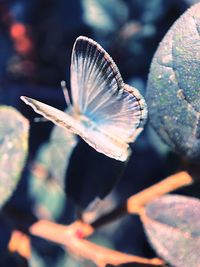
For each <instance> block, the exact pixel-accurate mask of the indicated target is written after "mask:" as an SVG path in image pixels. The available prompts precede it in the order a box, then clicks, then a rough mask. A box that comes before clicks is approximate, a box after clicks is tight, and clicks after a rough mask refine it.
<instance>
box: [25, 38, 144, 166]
mask: <svg viewBox="0 0 200 267" xmlns="http://www.w3.org/2000/svg"><path fill="white" fill-rule="evenodd" d="M71 92H72V102H73V104H70V103H69V107H68V109H67V112H66V113H65V112H63V111H61V110H58V109H56V108H53V107H51V106H49V105H46V104H43V103H41V102H39V101H37V100H34V99H32V98H29V97H26V96H21V99H22V100H23V101H24V102H25V103H26V104H27V105H30V106H31V107H32V108H33V109H34V110H35V112H37V113H39V114H41V115H42V116H44V117H45V118H47V119H49V120H51V121H52V122H54V123H55V124H57V125H59V126H61V127H63V128H65V129H66V130H69V131H72V132H73V133H75V134H77V135H79V136H81V137H82V138H83V139H84V140H85V141H86V142H87V143H88V144H89V145H90V146H92V147H93V148H95V149H96V150H97V151H98V152H100V153H103V154H105V155H107V156H109V157H111V158H114V159H117V160H121V161H125V160H126V159H127V158H128V156H129V154H130V149H129V144H128V143H131V142H134V141H135V139H136V138H137V136H138V135H139V134H140V132H141V131H142V130H143V126H144V124H145V121H146V118H147V107H146V103H145V100H144V98H143V97H142V96H141V94H140V93H139V92H138V90H137V89H135V88H133V87H131V86H129V85H127V84H125V83H124V82H123V80H122V77H121V75H120V73H119V70H118V68H117V66H116V64H115V63H114V61H113V60H112V58H111V57H110V56H109V54H108V53H107V52H106V51H105V50H104V49H103V48H102V47H101V46H100V45H99V44H98V43H97V42H95V41H93V40H92V39H90V38H87V37H84V36H80V37H78V38H77V39H76V41H75V44H74V47H73V51H72V59H71ZM65 98H66V99H68V96H66V92H65ZM67 102H69V101H67Z"/></svg>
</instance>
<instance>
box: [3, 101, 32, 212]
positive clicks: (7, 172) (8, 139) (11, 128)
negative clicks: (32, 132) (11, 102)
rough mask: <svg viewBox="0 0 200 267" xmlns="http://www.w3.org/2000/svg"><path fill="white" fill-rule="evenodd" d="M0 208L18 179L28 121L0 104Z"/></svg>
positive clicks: (26, 139)
mask: <svg viewBox="0 0 200 267" xmlns="http://www.w3.org/2000/svg"><path fill="white" fill-rule="evenodd" d="M0 121H1V124H0V173H1V176H0V208H1V207H2V205H3V204H4V203H5V202H6V200H7V199H8V198H9V197H10V196H11V195H12V192H13V191H14V190H15V188H16V185H17V183H18V181H19V178H20V175H21V171H22V168H23V166H24V162H25V159H26V156H27V150H28V131H29V123H28V120H27V119H25V118H24V117H23V116H22V115H21V114H20V113H19V112H18V111H17V110H15V109H14V108H12V107H8V106H0Z"/></svg>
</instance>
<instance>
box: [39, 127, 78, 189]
mask: <svg viewBox="0 0 200 267" xmlns="http://www.w3.org/2000/svg"><path fill="white" fill-rule="evenodd" d="M76 144H77V138H76V136H75V135H74V134H72V133H70V132H67V133H66V130H65V129H63V128H61V127H58V126H54V128H53V130H52V133H51V136H50V140H49V142H48V143H46V144H45V145H44V146H42V148H41V149H40V150H39V152H38V157H37V162H38V163H40V164H43V166H44V167H45V168H46V170H47V171H48V173H47V175H49V174H50V176H52V177H53V178H55V180H56V181H57V182H58V183H59V184H60V185H61V186H62V187H63V186H64V183H65V181H64V179H65V173H66V169H67V167H68V164H69V160H70V156H71V153H72V151H73V149H74V147H75V146H76Z"/></svg>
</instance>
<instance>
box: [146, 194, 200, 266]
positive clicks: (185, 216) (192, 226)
mask: <svg viewBox="0 0 200 267" xmlns="http://www.w3.org/2000/svg"><path fill="white" fill-rule="evenodd" d="M142 221H143V224H144V228H145V231H146V234H147V236H148V238H149V241H150V243H151V244H152V246H153V247H154V248H155V250H156V251H157V253H158V255H159V256H161V257H162V258H164V259H165V260H166V261H167V262H169V263H170V264H172V265H173V266H175V267H188V266H190V267H199V266H200V252H199V251H200V250H199V248H200V200H199V199H196V198H192V197H184V196H178V195H165V196H163V197H161V198H158V199H157V200H155V201H153V202H151V203H150V204H148V205H147V206H146V214H145V215H144V217H142Z"/></svg>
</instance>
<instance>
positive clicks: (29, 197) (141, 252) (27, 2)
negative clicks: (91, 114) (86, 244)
mask: <svg viewBox="0 0 200 267" xmlns="http://www.w3.org/2000/svg"><path fill="white" fill-rule="evenodd" d="M192 2H193V3H194V2H195V1H189V0H188V1H186V0H185V1H184V0H121V1H119V0H118V1H115V0H109V1H107V0H99V1H98V0H83V1H78V0H73V1H72V0H57V1H56V0H21V1H11V0H6V1H0V51H1V52H0V103H1V104H6V105H11V106H14V107H16V108H17V109H18V110H19V111H20V112H22V114H23V115H24V116H26V117H27V118H28V119H29V120H30V123H31V128H30V140H29V156H28V160H27V164H26V166H25V169H24V171H23V174H22V178H21V181H20V183H19V185H18V187H17V190H16V191H15V193H14V194H13V196H12V198H11V199H10V200H9V201H8V202H7V204H6V205H5V206H4V208H3V210H2V211H1V214H0V236H1V240H0V266H23V265H22V264H24V262H23V259H21V258H20V257H18V256H17V255H10V254H9V253H8V251H7V250H6V247H7V242H8V239H9V236H10V233H11V231H12V229H20V230H22V231H24V232H27V230H28V227H29V226H30V225H31V224H32V223H33V222H34V221H36V220H37V217H38V212H36V208H35V207H36V206H37V207H38V206H41V207H43V209H41V210H43V212H40V214H42V216H43V215H45V214H46V213H45V212H44V207H45V208H46V210H45V211H47V213H48V212H49V211H48V207H49V206H52V205H54V204H55V203H56V204H55V207H54V210H53V211H50V213H51V212H52V213H53V214H55V213H56V215H52V217H51V218H55V219H56V220H57V221H59V222H62V223H70V222H72V221H73V220H74V219H75V217H76V212H75V210H76V206H75V204H74V203H75V202H76V204H78V206H79V208H81V209H84V208H85V207H86V206H87V205H88V204H89V203H90V202H91V201H92V200H94V198H95V197H96V196H99V197H103V196H105V195H106V193H108V192H109V191H110V189H111V187H112V186H113V184H115V183H116V180H118V178H119V173H120V174H121V175H120V176H121V180H120V181H119V182H118V183H117V184H116V186H115V187H114V189H113V191H112V193H111V194H110V195H109V197H108V199H107V200H106V201H107V202H105V203H104V204H103V205H104V206H102V208H101V209H105V206H106V209H107V208H109V207H111V206H115V205H117V203H121V202H123V201H124V200H125V199H126V198H127V197H129V196H130V195H132V194H134V193H136V192H138V191H140V190H142V189H144V188H146V187H148V186H150V185H152V184H154V183H155V182H157V181H159V180H161V179H163V178H164V177H165V176H167V175H169V174H171V173H173V172H174V171H176V170H178V168H179V167H180V159H179V157H178V156H177V155H175V154H173V153H172V152H170V151H169V149H168V148H166V147H165V146H164V145H163V144H162V143H161V142H160V141H159V139H158V137H157V136H156V135H155V133H153V132H152V130H151V129H150V127H149V125H148V124H147V126H146V127H145V130H144V132H143V133H142V135H141V136H140V137H139V138H138V140H137V141H136V143H135V144H133V145H132V148H133V153H132V156H131V158H130V161H129V162H128V163H127V165H126V166H125V165H124V164H122V163H119V162H117V161H114V160H111V159H108V158H107V157H105V156H103V155H100V154H98V153H97V152H96V151H94V150H93V149H92V148H90V147H89V146H88V145H87V144H85V143H84V142H83V141H82V140H80V141H79V143H78V145H77V146H76V147H75V148H74V150H73V151H72V155H71V157H70V159H69V163H68V169H67V172H66V175H65V180H64V181H63V182H62V188H59V189H58V190H57V191H56V193H55V192H53V193H52V192H50V195H49V196H48V190H46V191H45V186H47V187H48V186H49V187H51V182H52V180H53V179H54V178H52V177H50V178H49V177H45V178H43V180H42V182H41V181H39V182H35V180H34V179H37V178H36V177H34V175H32V174H31V172H32V169H31V167H30V166H32V165H31V164H32V163H33V162H34V161H36V159H38V157H40V153H41V145H42V144H46V145H47V146H48V144H49V143H48V140H49V138H50V134H51V130H52V127H53V125H52V124H51V123H49V122H46V123H35V122H34V121H33V119H34V118H35V117H37V115H36V114H35V113H34V111H32V110H31V109H30V108H29V107H28V106H26V105H25V104H24V103H23V102H22V101H20V99H19V97H20V96H21V95H27V96H29V97H33V98H36V99H38V100H40V101H42V102H45V103H47V104H49V105H52V106H55V107H57V108H60V109H62V110H63V109H65V108H66V104H65V101H64V97H63V95H62V90H61V88H60V81H61V80H63V79H64V80H66V82H67V87H68V88H70V57H71V50H72V46H73V43H74V41H75V39H76V38H77V37H78V36H79V35H85V36H88V37H91V38H93V39H94V40H96V41H97V42H99V43H100V44H101V45H102V46H103V47H104V48H105V49H106V51H108V53H109V54H110V55H111V56H112V58H113V59H114V61H115V62H116V64H117V66H118V67H119V69H120V72H121V74H122V77H123V79H124V81H125V82H126V83H129V84H130V85H132V86H135V87H136V88H138V89H139V90H140V91H141V93H142V94H143V95H145V85H146V81H147V76H148V70H149V67H150V63H151V59H152V56H153V54H154V52H155V50H156V48H157V46H158V44H159V42H160V41H161V39H162V37H163V36H164V35H165V33H166V32H167V30H168V29H169V27H170V26H171V25H172V24H173V22H174V21H175V20H176V19H177V18H178V17H179V16H180V15H181V14H182V13H183V12H184V11H185V10H186V9H187V8H188V7H189V6H190V4H191V3H192ZM196 2H197V1H196ZM38 155H39V156H38ZM41 157H42V156H41ZM47 165H48V164H47ZM55 168H57V166H55ZM49 180H50V181H49ZM55 180H56V179H55ZM54 182H55V183H56V181H54ZM35 184H36V185H35ZM58 184H59V183H58ZM41 185H43V186H41ZM34 186H35V187H34ZM33 187H34V188H33ZM48 189H49V188H48ZM49 191H51V188H50V189H49ZM61 191H62V192H61ZM54 193H55V194H56V197H55V196H54ZM184 193H185V192H184ZM186 193H187V194H192V195H194V194H195V192H194V190H193V189H188V190H187V192H186ZM44 194H45V197H46V198H45V199H44V197H43V198H41V195H44ZM51 194H53V197H52V195H51ZM65 194H67V197H66V195H65ZM60 195H62V197H60ZM57 199H58V200H57ZM74 200H75V202H74ZM44 202H45V203H44ZM59 206H62V208H59V209H58V207H59ZM101 209H100V212H102V211H101ZM44 217H45V216H44ZM93 240H94V241H97V242H99V243H101V244H103V245H105V246H106V245H108V246H111V247H113V248H116V249H118V250H121V251H124V252H127V253H132V254H136V255H138V256H145V257H153V256H155V254H154V252H153V251H152V249H151V248H150V246H149V245H148V243H147V241H146V238H145V235H144V233H143V229H142V226H141V223H140V221H139V219H138V218H137V217H134V216H127V217H125V218H123V219H121V220H120V221H118V222H116V223H114V224H111V225H109V226H108V227H104V228H103V229H102V230H99V231H98V232H97V234H96V235H95V237H94V239H93ZM33 248H34V255H33V259H32V261H31V263H30V266H37V267H38V266H59V267H60V266H72V265H73V264H74V265H73V266H83V265H84V264H83V263H81V264H80V263H79V265H78V263H76V262H74V261H72V260H71V258H69V257H68V256H67V255H66V254H65V253H64V251H62V250H61V249H60V248H58V247H57V246H55V245H53V244H49V243H48V242H46V241H43V240H40V239H36V238H33ZM47 264H48V265H47ZM85 266H92V265H85Z"/></svg>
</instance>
